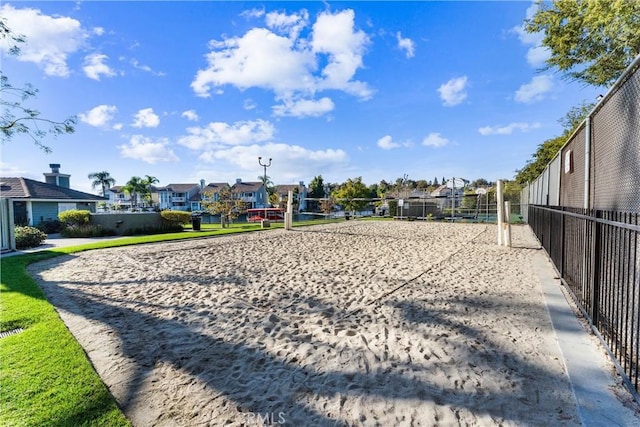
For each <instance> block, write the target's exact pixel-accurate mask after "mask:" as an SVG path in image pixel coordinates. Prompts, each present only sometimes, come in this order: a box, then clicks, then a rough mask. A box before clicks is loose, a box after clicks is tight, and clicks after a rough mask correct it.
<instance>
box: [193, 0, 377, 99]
mask: <svg viewBox="0 0 640 427" xmlns="http://www.w3.org/2000/svg"><path fill="white" fill-rule="evenodd" d="M265 19H266V22H267V26H268V27H269V28H252V29H250V30H249V31H247V32H246V33H245V34H244V35H243V36H241V37H230V38H225V39H223V40H221V41H220V40H212V41H211V42H210V43H209V46H210V49H211V51H210V52H209V53H208V54H207V56H206V58H207V67H206V68H204V69H201V70H199V71H198V72H197V73H196V75H195V77H194V79H193V81H192V83H191V88H192V89H193V91H194V92H195V93H196V95H198V96H202V97H208V96H210V95H211V93H212V92H213V93H215V92H216V90H220V88H221V87H222V86H225V85H231V86H235V87H236V88H238V89H240V90H244V89H247V88H252V87H257V88H262V89H267V90H270V91H273V93H274V96H275V99H276V100H277V101H279V102H281V103H283V105H284V108H285V109H284V110H282V107H283V105H280V106H277V107H276V110H277V111H286V110H287V108H286V107H287V105H288V104H290V105H294V104H298V103H299V100H300V99H308V98H312V97H313V96H314V95H315V94H316V93H317V92H320V91H323V90H339V91H343V92H346V93H349V94H351V95H353V96H356V97H358V98H360V99H363V100H365V99H368V98H370V97H371V96H372V94H373V91H372V90H371V89H370V88H369V87H368V85H367V84H366V83H365V82H361V81H357V80H354V76H355V74H356V72H357V71H358V69H360V68H362V66H363V62H362V56H363V55H364V53H365V47H366V45H367V44H368V43H369V38H368V37H367V35H366V34H365V33H364V32H363V31H359V30H356V29H355V28H354V12H353V11H352V10H344V11H341V12H338V13H335V14H332V13H330V12H323V13H321V14H320V15H319V16H318V17H317V19H316V22H315V23H314V24H313V26H312V28H311V32H310V34H309V38H308V39H306V38H301V37H300V33H301V31H302V30H303V29H304V28H305V27H308V26H309V22H308V13H307V12H306V11H302V12H300V13H298V14H291V15H286V14H281V13H269V14H267V15H266V16H265ZM300 105H301V106H302V105H304V104H300ZM320 106H322V107H323V108H324V109H325V110H326V111H330V110H329V109H328V108H327V107H328V103H327V102H326V101H322V102H321V104H320Z"/></svg>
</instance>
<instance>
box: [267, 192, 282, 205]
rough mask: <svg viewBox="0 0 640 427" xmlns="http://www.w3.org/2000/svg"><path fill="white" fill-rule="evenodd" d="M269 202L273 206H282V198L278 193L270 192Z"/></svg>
mask: <svg viewBox="0 0 640 427" xmlns="http://www.w3.org/2000/svg"><path fill="white" fill-rule="evenodd" d="M269 204H270V205H271V206H275V207H280V198H279V197H278V195H277V194H276V193H273V194H269Z"/></svg>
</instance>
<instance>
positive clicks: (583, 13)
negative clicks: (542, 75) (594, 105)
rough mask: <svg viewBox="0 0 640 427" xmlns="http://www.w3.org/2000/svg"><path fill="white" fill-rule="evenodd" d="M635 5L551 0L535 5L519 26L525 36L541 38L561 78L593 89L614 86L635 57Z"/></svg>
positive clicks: (639, 27)
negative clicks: (572, 80) (550, 0)
mask: <svg viewBox="0 0 640 427" xmlns="http://www.w3.org/2000/svg"><path fill="white" fill-rule="evenodd" d="M639 17H640V2H639V1H637V0H588V1H587V0H581V1H578V0H553V1H552V2H551V3H550V4H549V3H547V2H539V3H538V10H537V12H536V13H535V15H534V16H533V17H531V18H530V19H527V20H526V21H525V30H526V31H527V32H528V33H539V32H543V33H544V39H543V40H542V45H543V46H546V47H547V48H549V50H550V51H551V57H550V58H549V59H548V60H547V66H546V69H549V68H553V67H556V68H557V69H558V70H560V71H561V72H563V73H564V74H565V75H566V76H567V77H569V78H571V79H575V80H579V81H582V82H585V83H587V84H590V85H595V86H608V85H610V84H611V83H612V82H614V81H615V80H616V79H617V78H618V77H619V76H620V75H621V74H622V72H623V71H624V70H625V68H627V66H629V64H630V63H631V62H632V61H633V59H634V58H635V57H636V56H637V55H638V54H640V18H639Z"/></svg>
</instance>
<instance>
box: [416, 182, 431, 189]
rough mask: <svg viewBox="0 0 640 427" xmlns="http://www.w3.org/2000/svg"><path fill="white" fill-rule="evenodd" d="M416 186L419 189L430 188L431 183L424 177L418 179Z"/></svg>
mask: <svg viewBox="0 0 640 427" xmlns="http://www.w3.org/2000/svg"><path fill="white" fill-rule="evenodd" d="M416 188H417V189H419V190H424V189H426V188H429V183H428V182H427V181H426V180H424V179H419V180H417V181H416Z"/></svg>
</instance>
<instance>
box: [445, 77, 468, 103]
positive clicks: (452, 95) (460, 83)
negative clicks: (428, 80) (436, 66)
mask: <svg viewBox="0 0 640 427" xmlns="http://www.w3.org/2000/svg"><path fill="white" fill-rule="evenodd" d="M467 82H468V79H467V76H462V77H456V78H453V79H451V80H449V81H448V82H446V83H443V84H442V85H440V87H439V88H438V93H440V99H442V103H443V105H444V106H445V107H453V106H455V105H458V104H460V103H461V102H462V101H464V100H465V99H466V98H467V91H466V88H467Z"/></svg>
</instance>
